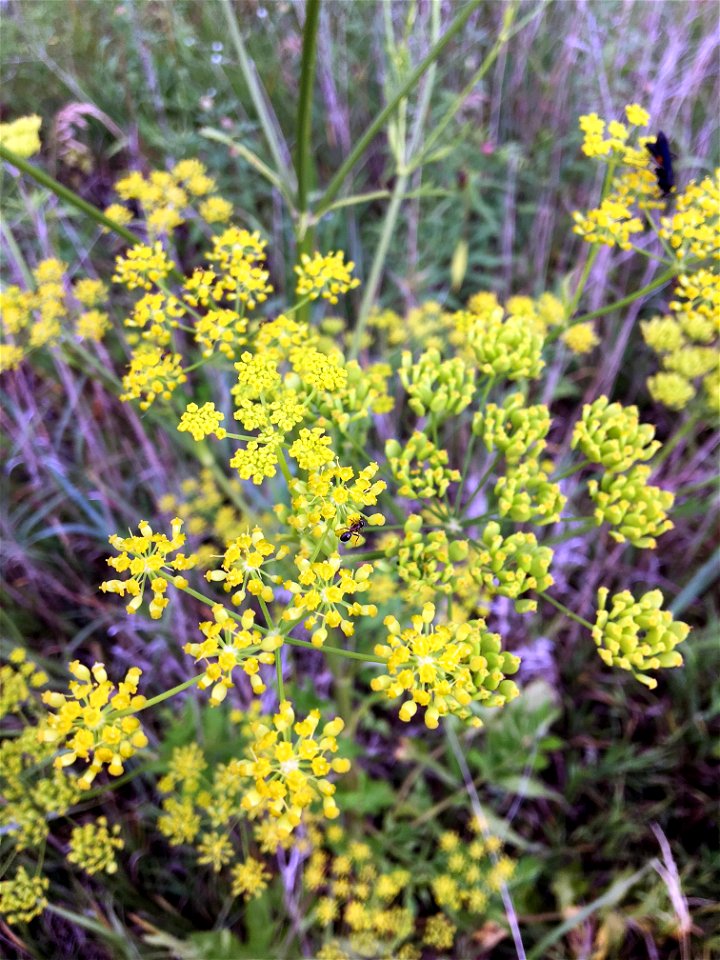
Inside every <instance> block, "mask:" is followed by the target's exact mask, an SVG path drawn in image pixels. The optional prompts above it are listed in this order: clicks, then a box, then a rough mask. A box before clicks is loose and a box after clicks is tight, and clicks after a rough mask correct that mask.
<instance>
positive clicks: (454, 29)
mask: <svg viewBox="0 0 720 960" xmlns="http://www.w3.org/2000/svg"><path fill="white" fill-rule="evenodd" d="M480 2H481V0H470V3H468V5H467V6H466V7H465V8H464V9H463V10H462V11H461V12H460V13H459V14H458V15H457V17H456V18H455V20H454V21H453V22H452V23H451V24H450V26H449V27H448V29H447V30H446V32H445V33H444V34H443V35H442V37H440V39H439V40H438V42H437V43H436V44H434V45H433V47H432V49H431V50H430V51H429V53H428V54H427V56H426V57H424V58H423V59H422V60H421V61H420V63H419V64H418V65H417V67H415V69H414V70H413V72H412V73H411V74H410V76H409V77H408V78H407V80H406V81H405V83H403V84H401V85H400V87H399V88H398V89H397V91H396V92H395V96H394V97H392V98H391V99H390V100H389V101H388V102H387V103H386V104H385V106H384V107H383V109H382V110H381V111H380V112H379V113H378V115H377V116H376V117H375V119H374V120H373V121H372V123H371V124H370V125H369V126H368V128H367V129H366V130H365V132H364V133H363V134H362V136H361V137H360V138H359V139H358V140H357V142H356V144H355V146H354V147H353V149H352V150H351V151H350V153H349V154H348V156H347V157H346V158H345V160H344V161H343V163H342V164H341V165H340V168H339V169H338V171H337V173H336V174H335V176H334V177H333V178H332V180H331V181H330V183H329V184H328V186H327V187H326V189H325V192H324V193H323V196H322V200H321V201H320V204H319V205H318V208H317V210H316V216H318V217H320V216H322V215H323V214H324V213H325V212H326V211H327V210H328V208H329V207H330V205H331V204H332V202H333V200H334V199H335V197H336V196H337V195H338V193H339V192H340V190H341V189H342V186H343V183H344V182H345V178H346V177H347V175H348V174H349V173H350V171H351V170H352V168H353V167H354V166H355V164H356V163H357V162H358V160H359V159H360V157H362V155H363V154H364V153H365V150H366V149H367V148H368V146H369V145H370V144H371V143H372V141H373V140H374V139H375V136H376V135H377V134H378V133H379V132H380V130H382V128H383V126H384V125H385V121H386V120H387V119H388V118H389V117H391V116H392V114H393V113H394V111H395V110H396V109H397V106H398V104H399V103H400V101H401V100H404V99H405V97H407V95H408V93H410V91H411V90H412V89H413V88H414V87H415V85H416V84H417V82H418V80H419V79H420V77H421V76H422V75H423V74H424V73H425V71H426V70H427V69H428V68H429V67H431V66H432V64H433V63H434V62H435V61H436V60H437V58H438V57H439V56H440V54H441V53H442V52H443V50H444V49H445V47H447V46H448V44H449V43H450V41H451V40H452V39H453V37H454V36H455V35H456V34H457V33H459V32H460V31H461V30H462V29H463V27H464V26H465V24H466V23H467V21H468V20H469V19H470V15H471V14H472V12H473V11H474V10H475V8H476V7H477V6H479V5H480Z"/></svg>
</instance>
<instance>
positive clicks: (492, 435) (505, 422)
mask: <svg viewBox="0 0 720 960" xmlns="http://www.w3.org/2000/svg"><path fill="white" fill-rule="evenodd" d="M472 428H473V433H475V434H477V435H478V436H481V437H482V440H483V443H484V444H485V446H486V447H487V449H488V450H489V451H490V452H492V451H493V450H495V449H497V450H499V451H500V453H502V454H503V456H504V457H505V460H506V461H507V462H508V463H511V464H514V463H518V462H519V461H520V460H523V459H525V458H526V457H527V456H529V455H530V453H531V451H532V453H533V455H534V456H538V455H539V454H540V453H541V452H542V451H543V450H544V449H545V446H546V440H545V437H546V436H547V434H548V431H549V430H550V411H549V410H548V408H547V407H546V406H545V404H537V405H535V406H528V405H526V403H525V398H524V397H523V395H522V394H521V393H511V394H509V395H508V396H507V397H506V398H505V400H504V401H503V404H502V406H501V407H499V406H497V404H495V403H488V404H487V406H486V407H485V408H484V409H483V410H478V411H477V413H476V414H475V416H474V417H473V424H472Z"/></svg>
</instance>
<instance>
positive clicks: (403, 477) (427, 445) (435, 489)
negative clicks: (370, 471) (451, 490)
mask: <svg viewBox="0 0 720 960" xmlns="http://www.w3.org/2000/svg"><path fill="white" fill-rule="evenodd" d="M385 454H386V456H387V458H388V463H389V464H390V469H391V470H392V474H393V477H394V479H395V480H396V481H397V483H398V484H399V486H398V491H397V492H398V494H399V495H400V496H401V497H423V498H432V497H443V496H445V494H446V492H447V489H448V487H449V486H450V484H451V483H457V482H458V481H459V480H460V471H459V470H450V469H448V466H447V463H448V454H447V450H438V448H437V447H436V446H435V444H434V443H433V442H432V440H429V439H428V438H427V437H426V436H425V435H424V434H423V433H418V432H416V433H414V434H413V435H412V436H411V437H410V439H409V440H408V442H407V443H406V444H405V446H401V445H400V444H399V443H398V441H397V440H388V442H387V443H386V444H385Z"/></svg>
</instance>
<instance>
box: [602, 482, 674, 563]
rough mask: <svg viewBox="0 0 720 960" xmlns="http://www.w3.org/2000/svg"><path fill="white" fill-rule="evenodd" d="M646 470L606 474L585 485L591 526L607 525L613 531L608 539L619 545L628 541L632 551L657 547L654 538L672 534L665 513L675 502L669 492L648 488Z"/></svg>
mask: <svg viewBox="0 0 720 960" xmlns="http://www.w3.org/2000/svg"><path fill="white" fill-rule="evenodd" d="M651 472H652V471H651V470H650V467H644V466H637V467H633V469H632V470H630V472H629V473H625V474H613V473H606V474H605V476H604V477H603V478H602V480H600V482H599V483H598V481H597V480H589V481H588V490H589V491H590V496H591V497H592V499H593V501H594V502H595V504H596V508H595V522H596V523H597V524H598V526H599V525H600V524H602V523H609V524H611V525H612V526H613V527H614V528H615V529H614V530H611V531H610V536H611V537H613V538H614V539H615V540H617V541H618V542H619V543H624V542H625V541H626V540H629V541H630V543H632V545H633V546H635V547H640V548H648V547H649V548H651V549H654V548H655V547H656V546H657V541H656V539H655V538H656V537H659V536H660V535H661V534H663V533H665V531H666V530H672V528H673V523H672V521H671V520H669V519H668V516H667V511H668V510H669V509H670V508H671V507H672V505H673V503H674V502H675V496H674V494H672V493H671V492H670V491H669V490H661V489H660V487H653V486H650V485H649V484H648V482H647V481H648V478H649V476H650V473H651Z"/></svg>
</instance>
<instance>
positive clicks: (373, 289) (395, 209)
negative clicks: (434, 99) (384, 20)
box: [350, 0, 440, 360]
mask: <svg viewBox="0 0 720 960" xmlns="http://www.w3.org/2000/svg"><path fill="white" fill-rule="evenodd" d="M387 9H388V8H386V10H387ZM439 16H440V5H439V3H438V0H433V6H432V31H433V40H435V42H437V36H438V33H439V31H440V19H439ZM435 71H436V66H435V63H432V64H431V65H430V67H429V70H428V78H427V83H426V84H425V87H424V89H423V91H422V94H421V97H420V102H419V104H418V110H417V115H416V118H415V124H414V127H413V133H412V136H411V139H410V143H409V144H408V143H407V142H406V141H405V136H404V131H405V123H404V109H403V108H404V106H405V105H406V103H405V101H404V100H401V101H400V102H399V105H398V106H399V108H400V110H401V118H400V119H401V121H402V122H401V123H398V129H397V138H398V142H397V144H396V174H397V179H396V180H395V185H394V187H393V191H392V195H391V197H390V203H389V204H388V207H387V210H386V211H385V219H384V221H383V228H382V232H381V234H380V242H379V243H378V245H377V248H376V250H375V254H374V256H373V262H372V265H371V267H370V273H369V275H368V278H367V280H366V282H365V287H364V289H363V296H362V300H361V301H360V309H359V311H358V317H357V321H356V324H355V330H354V332H353V338H352V343H351V346H350V359H351V360H354V359H356V358H357V356H358V354H359V353H360V347H361V345H362V338H363V334H364V333H365V328H366V326H367V321H368V317H369V316H370V311H371V310H372V307H373V304H374V303H375V301H376V299H377V294H378V290H379V288H380V278H381V276H382V272H383V269H384V267H385V260H386V257H387V252H388V249H389V247H390V241H391V240H392V236H393V233H394V232H395V226H396V224H397V218H398V215H399V213H400V206H401V204H402V201H403V199H404V195H405V191H406V190H407V186H408V183H409V180H410V169H409V166H408V163H409V160H410V159H411V158H412V156H413V154H414V153H416V152H417V148H418V144H419V141H420V137H421V136H422V130H423V127H424V125H425V120H426V119H427V114H428V109H429V107H430V98H431V96H432V89H433V85H434V82H435Z"/></svg>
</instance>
